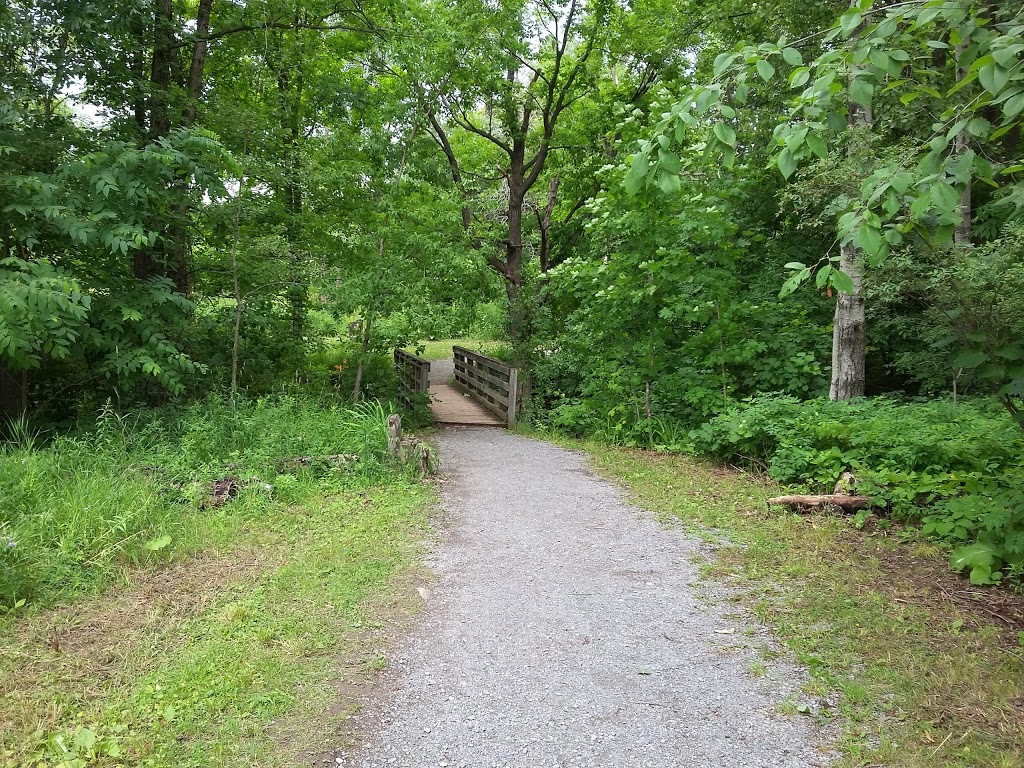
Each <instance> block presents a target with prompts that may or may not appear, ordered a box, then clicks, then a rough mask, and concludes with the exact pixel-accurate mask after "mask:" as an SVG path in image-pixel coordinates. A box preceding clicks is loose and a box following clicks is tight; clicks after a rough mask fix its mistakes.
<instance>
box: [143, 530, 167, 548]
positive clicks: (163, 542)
mask: <svg viewBox="0 0 1024 768" xmlns="http://www.w3.org/2000/svg"><path fill="white" fill-rule="evenodd" d="M171 541H172V539H171V537H170V535H169V534H166V533H165V534H164V535H163V536H160V537H158V538H155V539H151V540H150V541H147V542H146V543H145V545H144V546H145V547H146V549H148V550H149V551H151V552H159V551H160V550H161V549H165V548H166V547H167V546H168V545H169V544H170V543H171Z"/></svg>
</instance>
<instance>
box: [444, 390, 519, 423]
mask: <svg viewBox="0 0 1024 768" xmlns="http://www.w3.org/2000/svg"><path fill="white" fill-rule="evenodd" d="M430 410H431V411H433V413H434V419H435V420H436V421H437V422H438V423H439V424H466V425H477V426H495V427H501V426H504V425H505V420H504V419H503V418H501V417H499V416H496V415H495V414H493V413H491V412H490V411H488V410H487V409H486V408H484V406H483V405H482V404H481V403H480V402H479V401H477V400H474V399H473V398H472V397H467V396H466V395H465V394H463V393H462V392H460V391H459V390H458V389H456V388H455V387H453V386H451V385H450V384H434V385H433V386H432V387H431V388H430Z"/></svg>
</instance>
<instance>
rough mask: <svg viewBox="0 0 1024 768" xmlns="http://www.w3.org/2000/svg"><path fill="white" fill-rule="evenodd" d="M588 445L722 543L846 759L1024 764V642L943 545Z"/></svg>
mask: <svg viewBox="0 0 1024 768" xmlns="http://www.w3.org/2000/svg"><path fill="white" fill-rule="evenodd" d="M584 447H585V448H586V449H587V450H588V451H589V452H590V453H591V454H592V455H593V463H594V465H595V467H596V468H597V469H598V470H599V471H601V472H603V473H605V474H607V475H609V476H611V477H613V478H615V479H617V480H619V481H620V482H621V483H623V484H624V485H625V487H626V488H627V489H628V492H629V494H630V496H631V497H632V499H633V501H635V502H636V503H637V504H639V505H642V506H644V507H645V508H647V509H650V510H651V511H653V512H655V513H656V514H658V515H659V516H660V517H661V518H662V519H663V520H666V521H679V522H680V523H682V525H684V526H685V527H686V528H687V529H689V530H691V531H692V532H695V533H697V534H698V535H703V536H707V537H709V538H711V539H713V540H715V541H716V542H718V543H719V547H718V556H717V557H716V558H715V560H714V561H713V562H712V563H710V564H709V566H708V568H707V573H708V576H709V577H710V578H719V579H724V580H727V581H728V582H729V583H730V584H731V585H733V586H736V587H738V588H739V589H740V590H741V593H742V594H743V596H744V597H743V599H744V602H745V604H746V605H747V607H748V608H749V609H750V610H752V611H753V612H754V613H755V614H756V615H757V616H758V617H759V618H760V619H761V620H762V621H763V622H764V623H765V624H767V625H768V626H770V627H771V628H772V629H773V630H774V632H775V634H776V636H777V637H778V638H779V640H780V641H782V642H783V643H785V645H787V646H788V647H789V649H790V650H791V651H792V652H793V654H794V655H795V657H796V659H797V660H798V661H799V662H800V663H801V664H802V665H804V666H805V667H806V668H807V670H808V673H809V676H810V677H809V682H808V684H807V692H808V693H810V694H812V695H816V696H818V697H819V698H820V701H821V703H822V707H821V713H820V715H819V717H820V718H821V719H822V720H824V721H831V722H833V723H834V724H835V725H837V726H838V728H839V731H840V733H841V737H840V741H839V744H838V747H839V749H840V752H841V755H842V758H841V760H840V761H839V763H838V764H839V765H840V766H867V765H887V766H906V767H907V768H911V767H912V768H925V767H926V766H927V767H929V768H931V767H933V766H950V767H954V766H955V767H956V768H968V767H970V768H1009V767H1010V766H1020V765H1021V764H1022V762H1021V751H1020V750H1021V746H1020V745H1021V744H1024V717H1022V716H1021V711H1022V709H1021V705H1022V703H1024V650H1022V649H1021V648H1020V646H1019V645H1018V638H1017V636H1016V633H1015V632H1013V631H1010V630H1008V629H1006V628H1005V627H1004V626H1002V625H1000V624H996V623H993V622H992V621H990V620H989V619H988V618H987V616H986V614H985V613H984V611H983V610H981V609H978V608H977V607H976V604H975V603H973V602H972V601H971V600H962V599H959V597H958V595H961V594H962V593H964V592H965V590H966V589H967V583H966V580H964V579H961V578H959V577H957V576H955V575H953V574H951V573H949V572H948V570H947V568H946V566H945V562H944V557H943V554H942V552H941V551H940V550H939V549H938V548H937V547H935V546H934V545H931V544H928V543H926V542H922V541H921V540H920V539H918V538H917V534H915V533H912V532H909V531H906V532H901V531H898V530H895V531H894V530H891V529H890V530H888V531H880V532H878V533H877V534H875V535H868V534H866V533H864V532H862V531H858V530H856V529H855V528H853V527H852V526H851V524H850V522H849V521H848V520H846V519H842V518H838V517H827V516H818V517H808V516H798V515H795V514H788V513H781V512H776V511H772V512H769V511H768V510H767V508H766V504H765V500H766V499H767V498H768V496H769V495H770V493H771V492H772V490H773V489H772V488H771V487H770V485H769V484H768V483H767V482H761V481H760V480H759V479H757V478H754V477H752V476H749V475H745V474H742V473H740V472H737V471H734V470H731V469H725V468H721V467H717V466H714V465H711V464H708V463H704V462H700V461H697V460H695V459H692V458H689V457H685V456H665V455H658V454H651V453H645V452H640V451H634V450H628V449H620V448H613V447H609V446H607V445H602V444H593V443H588V444H586V445H585V446H584ZM988 594H989V596H990V599H991V600H992V601H993V603H996V602H998V601H1000V600H1009V601H1012V600H1013V598H1014V596H1012V595H1009V594H1007V593H1000V592H996V591H991V592H989V593H988ZM984 597H985V596H984V595H983V598H984ZM1018 602H1019V601H1018ZM764 663H765V664H770V661H765V662H764ZM753 671H754V673H755V674H757V673H758V672H760V671H761V670H760V669H758V670H753Z"/></svg>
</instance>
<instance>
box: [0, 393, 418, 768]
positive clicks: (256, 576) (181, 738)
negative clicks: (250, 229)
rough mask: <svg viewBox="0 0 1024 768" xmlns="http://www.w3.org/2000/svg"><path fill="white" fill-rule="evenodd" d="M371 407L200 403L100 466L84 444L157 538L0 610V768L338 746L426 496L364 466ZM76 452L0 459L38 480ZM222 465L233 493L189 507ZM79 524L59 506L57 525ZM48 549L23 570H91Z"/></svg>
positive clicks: (229, 759)
mask: <svg viewBox="0 0 1024 768" xmlns="http://www.w3.org/2000/svg"><path fill="white" fill-rule="evenodd" d="M384 415H386V414H385V412H383V411H379V412H378V411H377V410H375V409H374V408H373V407H371V406H367V407H365V408H364V409H363V410H361V411H352V410H344V409H332V408H331V407H329V406H324V405H321V404H318V403H314V402H309V401H303V400H295V399H275V400H268V401H259V402H254V403H244V404H236V405H235V406H231V405H230V404H225V403H217V402H213V403H207V404H205V405H200V406H196V410H195V411H194V412H186V413H178V414H177V418H174V419H172V418H166V419H160V418H154V419H149V420H147V421H146V423H145V424H141V423H140V424H139V425H137V426H135V427H130V428H125V429H124V430H123V431H121V432H120V434H121V438H119V439H120V443H119V445H120V447H119V448H118V450H112V451H110V452H109V455H106V454H104V453H103V450H102V446H101V445H100V448H101V450H100V451H99V453H98V454H97V455H99V456H100V457H101V458H102V459H103V462H106V463H97V464H93V465H91V471H92V472H93V473H94V474H95V475H96V477H97V478H101V477H102V475H103V472H104V470H105V469H111V468H116V469H119V470H120V471H122V472H124V473H127V476H128V477H129V483H130V484H134V485H139V486H140V487H147V488H150V489H151V490H153V492H154V493H156V495H157V498H156V501H154V502H153V504H154V508H155V509H159V510H162V511H161V512H160V515H158V516H157V518H156V519H157V520H158V521H159V525H158V526H157V527H156V528H153V526H152V524H153V519H152V518H151V517H149V516H143V517H140V518H138V519H135V524H137V525H138V526H140V527H139V530H141V531H143V532H144V533H143V536H140V537H137V538H138V539H140V540H144V539H145V538H146V537H149V536H152V535H154V534H156V533H159V532H161V531H163V530H171V531H173V543H171V544H169V545H167V546H165V547H163V548H161V549H159V550H157V551H152V550H148V549H146V548H145V547H144V546H142V547H140V548H138V550H140V551H137V548H135V547H134V545H132V544H130V543H127V544H125V545H124V546H123V547H121V548H120V549H113V550H111V551H110V552H108V553H107V555H106V558H107V559H106V560H104V561H102V563H101V564H102V566H103V568H102V570H103V573H102V574H101V575H98V576H96V577H95V578H94V579H93V580H91V581H90V580H88V579H85V578H84V577H83V578H82V579H79V580H78V581H77V582H76V583H75V584H74V585H73V586H69V587H68V588H66V589H63V590H60V589H52V588H47V589H43V588H42V587H40V588H38V589H37V590H36V592H35V593H34V598H35V599H34V600H32V601H30V602H29V603H28V604H26V605H24V606H22V607H20V608H18V609H16V610H9V611H8V613H7V614H6V615H3V616H0V765H6V766H33V767H36V766H48V767H49V766H53V767H54V768H56V767H57V766H62V767H65V768H78V766H86V765H98V766H117V765H141V766H154V767H156V768H162V767H164V766H167V767H170V766H236V765H237V766H242V765H245V766H250V765H261V766H277V765H282V766H283V765H293V764H298V763H302V762H307V757H308V756H309V755H316V754H318V753H322V752H324V751H326V750H327V749H328V748H329V747H331V746H338V745H339V744H340V743H341V742H342V741H343V738H344V736H343V733H344V717H345V715H346V714H348V713H350V712H352V711H353V710H354V709H356V708H358V706H359V696H358V690H357V689H358V684H359V683H360V681H363V682H365V681H366V680H368V679H370V678H371V676H372V672H373V670H375V669H378V668H379V667H380V666H382V665H383V664H386V657H387V643H388V639H389V636H390V635H392V634H393V625H394V624H395V623H396V622H402V621H404V620H406V619H407V618H408V617H409V616H410V615H411V614H412V613H413V612H414V611H415V609H416V607H417V606H418V605H419V598H418V597H417V595H416V591H415V589H414V580H415V579H417V578H419V577H420V575H421V574H420V573H419V571H418V561H419V550H420V546H421V545H420V542H421V541H422V539H423V538H424V536H425V535H426V530H427V523H428V510H429V509H430V508H431V506H432V504H433V502H434V499H435V493H434V490H433V488H432V486H430V485H425V484H421V483H419V482H418V481H415V479H414V478H412V477H410V476H409V475H408V474H407V473H405V472H404V471H403V470H400V469H397V468H394V467H389V466H387V464H386V462H384V461H383V459H381V460H380V461H378V460H377V458H375V457H377V456H378V453H379V452H381V451H383V448H382V447H381V440H382V439H384V440H385V441H386V438H382V434H383V433H381V432H380V430H379V426H380V422H381V420H382V417H383V416H384ZM81 440H82V441H85V442H86V443H88V444H89V445H91V446H92V447H94V448H95V447H96V446H97V445H99V443H96V442H95V440H96V437H95V436H91V437H90V436H85V437H82V438H81ZM89 441H93V442H89ZM385 444H386V442H385ZM174 446H177V448H178V451H177V454H175V453H174V451H173V450H172V449H173V448H174ZM78 450H81V449H80V446H79V447H76V446H74V445H70V444H59V443H58V444H55V445H52V446H49V447H35V448H32V447H27V446H23V447H22V448H20V449H17V450H16V451H15V452H13V453H12V454H10V455H8V456H7V457H5V459H6V461H8V463H10V462H14V463H15V464H17V465H19V466H20V465H24V464H25V460H26V459H31V460H35V461H39V462H43V463H44V464H45V462H49V464H47V465H46V466H47V467H48V469H47V472H48V473H49V474H47V475H46V483H48V484H51V485H52V484H53V482H54V478H59V477H60V474H59V473H60V471H62V469H63V468H65V467H67V466H69V465H68V463H67V460H66V455H72V456H76V455H77V454H76V451H78ZM349 452H351V453H357V454H358V455H359V459H358V460H357V461H354V462H352V463H350V464H348V465H342V466H333V465H330V464H327V465H323V466H320V465H318V464H317V463H316V462H313V463H310V464H309V465H303V466H300V467H298V468H293V467H287V468H284V469H282V468H281V467H280V466H279V464H278V463H277V462H276V459H277V458H278V457H281V456H282V455H286V456H293V455H297V456H310V455H313V456H316V455H325V454H335V453H349ZM118 453H120V454H121V457H122V459H121V464H120V465H119V464H117V462H116V460H115V456H116V455H117V454H118ZM74 462H87V459H85V458H81V457H78V458H75V460H74ZM74 462H71V464H70V466H74V465H75V464H74ZM145 462H155V463H145ZM225 462H227V463H228V464H230V465H232V466H231V471H232V472H234V473H235V474H236V475H238V476H239V477H240V479H242V480H243V481H245V482H243V484H242V486H243V487H242V490H241V491H240V492H239V494H238V495H237V496H236V497H235V498H234V499H233V500H231V501H230V502H228V503H227V504H225V505H224V506H222V507H218V508H210V507H205V506H203V505H202V504H201V503H199V502H198V501H195V499H200V498H205V490H204V489H205V487H206V486H205V483H206V481H207V480H208V479H209V478H210V477H214V476H223V475H224V472H225ZM29 463H31V462H29ZM140 464H141V465H142V466H141V467H140ZM275 467H276V468H277V469H275ZM143 469H145V471H143ZM133 473H134V474H133ZM186 480H187V482H186ZM97 482H99V481H97ZM191 485H195V486H196V493H195V494H192V495H190V494H191V491H190V488H191ZM44 486H45V484H44V483H43V482H42V480H41V481H40V487H41V488H44ZM133 487H134V486H133ZM39 494H40V496H41V498H42V497H44V496H45V494H44V492H43V490H40V491H39ZM97 494H98V496H99V497H102V493H99V492H97ZM193 496H194V498H193ZM46 498H49V499H51V500H52V499H53V498H56V497H54V496H49V497H46ZM75 498H77V499H79V501H80V500H81V499H82V498H85V497H84V496H75ZM90 498H91V497H90ZM167 510H170V511H172V512H174V513H175V514H174V515H173V516H172V515H169V514H168V513H167ZM81 512H82V509H81V507H80V506H79V505H77V503H76V505H72V506H71V507H61V508H57V511H56V512H55V514H54V520H55V521H56V529H57V530H59V529H61V527H62V525H63V523H62V522H61V521H62V520H65V521H67V520H70V519H71V518H73V517H74V516H75V515H76V514H80V513H81ZM126 514H127V513H126ZM103 519H106V518H105V517H103V516H100V517H97V518H94V522H95V521H97V520H103ZM20 520H21V517H17V518H15V520H14V524H15V525H18V524H19V521H20ZM8 524H9V523H8ZM19 530H20V531H21V533H19V535H21V536H23V542H24V541H28V537H27V536H26V535H25V530H26V528H25V527H24V524H22V527H21V528H20V529H19ZM23 542H19V547H20V546H21V544H22V543H23ZM26 547H27V545H26ZM44 555H45V556H43V555H40V556H39V557H38V558H37V559H36V560H34V561H33V562H32V563H31V565H32V566H33V568H34V573H36V574H39V573H42V572H44V569H45V567H46V566H47V565H51V566H61V567H64V568H65V569H67V571H68V572H69V573H73V574H74V573H79V572H82V573H86V572H87V571H88V568H89V566H88V562H87V561H85V562H83V561H82V559H81V558H80V557H79V555H78V553H77V551H76V550H75V549H74V548H70V549H69V550H68V552H67V553H66V555H67V556H66V557H64V559H61V558H62V555H61V553H60V551H59V550H53V549H47V550H45V552H44ZM97 562H98V564H99V563H100V561H97ZM343 680H344V684H342V681H343ZM354 685H355V687H353V686H354Z"/></svg>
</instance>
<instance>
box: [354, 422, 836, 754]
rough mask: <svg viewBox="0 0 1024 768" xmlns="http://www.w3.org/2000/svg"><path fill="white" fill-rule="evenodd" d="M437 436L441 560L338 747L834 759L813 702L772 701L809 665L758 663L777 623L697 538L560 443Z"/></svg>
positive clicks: (476, 431) (464, 433) (469, 434)
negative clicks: (788, 709)
mask: <svg viewBox="0 0 1024 768" xmlns="http://www.w3.org/2000/svg"><path fill="white" fill-rule="evenodd" d="M440 453H441V459H442V472H443V473H444V475H445V476H446V478H447V479H446V481H445V482H444V484H443V485H442V494H443V505H444V510H445V512H446V513H447V515H448V518H449V519H448V521H447V530H445V531H444V534H443V536H442V542H441V543H440V544H439V545H438V547H437V548H436V550H435V551H434V553H433V555H432V559H431V561H430V565H431V566H432V567H433V569H434V570H435V572H436V573H437V579H436V581H435V582H434V583H432V584H431V585H429V591H428V590H423V591H421V594H423V595H424V596H425V598H426V601H427V605H426V608H425V610H424V613H423V615H422V617H421V618H420V620H419V621H418V623H417V625H416V628H415V629H414V630H413V631H412V633H411V634H410V635H409V636H408V637H407V638H406V639H405V640H404V641H403V642H402V644H401V645H400V647H399V648H397V649H396V651H395V653H394V654H393V657H392V659H391V664H390V666H389V670H388V671H387V672H386V673H385V674H386V675H388V676H389V678H390V681H389V685H390V689H391V690H390V692H389V693H388V694H387V695H386V696H383V697H381V698H382V701H380V702H379V703H378V704H376V705H371V706H369V707H368V708H367V709H366V710H364V712H363V713H362V714H361V715H359V716H358V723H357V724H356V727H357V729H358V731H359V732H361V733H362V734H363V736H364V738H365V742H364V744H363V746H362V747H361V748H360V749H358V750H357V751H356V752H354V753H352V754H348V755H343V756H339V757H337V758H336V763H337V764H338V765H340V766H352V767H353V768H355V767H358V768H370V767H373V768H377V767H381V768H384V767H387V766H401V767H402V768H456V767H459V768H462V767H466V768H493V767H500V768H543V767H547V766H551V767H552V768H553V767H555V766H562V767H564V768H589V767H590V766H616V768H675V767H676V766H679V767H680V768H682V766H686V767H687V768H690V767H691V766H704V765H708V766H715V768H727V767H732V766H735V767H736V768H739V767H742V768H769V767H774V766H823V765H826V764H827V762H828V760H827V758H826V756H825V753H824V751H823V750H822V748H821V746H820V745H821V744H822V742H823V741H824V739H823V737H822V735H821V734H820V733H818V732H817V731H816V729H815V728H814V726H813V723H812V721H811V720H810V719H809V718H807V717H802V716H799V715H782V714H780V711H779V705H780V704H781V702H782V700H783V698H784V697H785V696H787V695H789V694H794V692H795V691H796V690H797V688H798V686H799V683H800V673H799V671H798V670H796V669H793V668H792V667H789V666H786V664H785V663H782V662H777V661H773V662H766V665H767V666H768V668H769V673H768V675H767V676H766V677H762V678H756V677H754V676H752V675H751V674H750V673H749V671H748V669H749V666H750V665H751V663H753V662H754V661H757V660H759V659H760V656H759V655H758V654H757V652H756V651H755V650H754V647H755V646H757V645H760V644H763V643H770V638H768V637H767V635H766V632H765V630H764V629H763V628H761V627H759V626H758V625H757V624H756V623H754V622H753V620H752V619H750V618H749V617H737V615H736V614H735V613H729V614H728V616H727V615H726V614H727V611H726V610H725V608H724V606H716V605H715V603H722V602H724V601H726V600H727V597H728V595H727V594H725V593H723V592H722V591H721V590H720V589H718V588H712V589H713V591H710V592H708V591H705V590H704V589H703V588H702V587H701V586H700V585H699V584H698V582H699V578H700V577H699V574H698V566H697V565H696V564H695V562H694V561H695V560H699V559H701V557H702V544H701V543H700V542H699V541H698V540H696V539H694V538H691V537H689V536H687V535H685V534H683V533H681V532H679V531H678V530H672V529H667V528H665V527H663V526H662V525H660V524H658V523H657V522H655V521H654V520H653V519H652V517H651V516H650V515H649V514H647V513H645V512H642V511H640V510H638V509H636V508H634V507H631V506H628V505H627V504H625V503H624V502H623V501H622V499H621V497H620V494H619V493H618V491H617V490H616V489H615V488H614V487H612V486H611V485H610V484H608V483H606V482H604V481H603V480H600V479H598V478H597V477H595V476H594V475H593V474H592V473H591V472H590V471H588V469H587V468H586V466H585V464H584V462H583V460H582V458H581V457H580V456H579V455H577V454H574V453H572V452H571V451H567V450H564V449H562V448H559V447H557V446H554V445H550V444H547V443H543V442H539V441H535V440H530V439H527V438H523V437H519V436H516V435H512V434H508V433H506V432H504V431H502V430H498V429H489V428H463V429H448V430H445V431H442V432H441V433H440ZM702 595H703V599H702ZM709 597H710V598H711V600H709V599H708V598H709ZM709 603H711V604H710V605H709ZM732 610H733V611H734V610H735V609H734V608H732Z"/></svg>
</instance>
